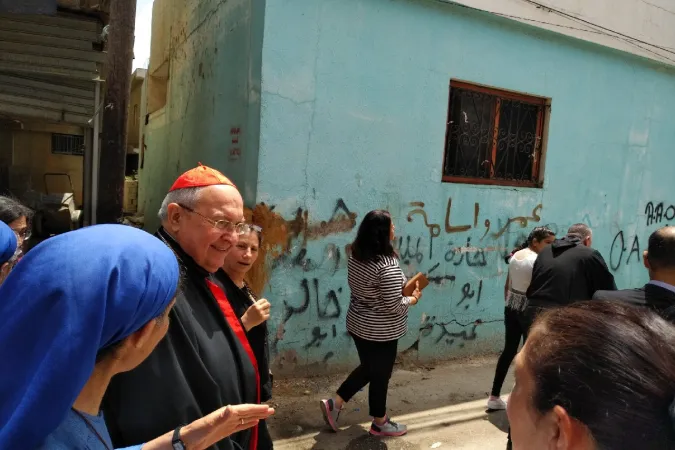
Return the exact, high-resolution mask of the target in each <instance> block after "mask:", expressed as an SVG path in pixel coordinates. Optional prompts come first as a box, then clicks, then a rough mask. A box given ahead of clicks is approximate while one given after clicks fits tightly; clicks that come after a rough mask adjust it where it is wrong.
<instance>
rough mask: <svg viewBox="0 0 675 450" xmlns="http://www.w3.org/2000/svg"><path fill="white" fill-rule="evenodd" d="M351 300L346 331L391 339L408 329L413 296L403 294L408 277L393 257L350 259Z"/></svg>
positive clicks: (401, 335)
mask: <svg viewBox="0 0 675 450" xmlns="http://www.w3.org/2000/svg"><path fill="white" fill-rule="evenodd" d="M347 281H348V283H349V289H350V290H351V301H350V303H349V310H348V311H347V331H349V332H350V333H351V334H353V335H355V336H357V337H360V338H361V339H366V340H369V341H378V342H384V341H392V340H394V339H399V338H401V337H403V335H405V334H406V332H407V331H408V307H409V306H410V299H409V298H408V297H404V296H403V286H404V285H405V283H406V281H407V280H406V277H405V275H403V271H402V270H401V267H400V266H399V264H398V259H396V258H395V257H393V256H380V257H378V258H377V259H374V260H372V261H368V262H361V261H357V260H356V259H354V258H353V257H350V258H349V264H348V265H347Z"/></svg>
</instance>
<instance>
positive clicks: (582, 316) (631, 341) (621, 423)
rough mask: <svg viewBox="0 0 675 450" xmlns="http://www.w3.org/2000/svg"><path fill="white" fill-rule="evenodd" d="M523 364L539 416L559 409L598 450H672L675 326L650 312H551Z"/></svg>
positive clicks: (587, 308) (591, 307) (601, 307)
mask: <svg viewBox="0 0 675 450" xmlns="http://www.w3.org/2000/svg"><path fill="white" fill-rule="evenodd" d="M523 357H524V360H525V369H526V370H527V371H528V372H529V373H530V374H531V375H532V376H533V378H534V384H535V389H534V392H533V397H532V398H533V403H534V407H535V408H536V409H537V410H538V411H539V412H540V413H541V414H545V413H547V412H549V411H550V410H551V409H552V408H553V407H555V406H561V407H563V408H564V409H565V411H567V413H568V414H569V415H570V416H571V417H573V418H574V419H576V420H578V421H579V422H581V423H582V424H584V425H585V426H586V427H587V428H588V430H589V431H590V433H591V434H592V437H593V439H594V440H595V441H596V442H597V447H598V448H599V449H607V450H629V449H630V450H633V449H639V450H665V449H675V410H674V408H675V326H673V324H672V323H669V322H667V321H666V320H665V319H663V318H662V317H660V316H659V315H657V314H656V313H655V312H653V311H652V310H651V309H648V308H644V307H643V308H637V307H634V306H631V305H625V304H622V303H619V302H600V301H592V302H581V303H575V304H573V305H571V306H568V307H565V308H560V309H552V310H549V311H548V312H545V313H543V314H542V315H541V316H540V317H539V318H538V320H537V321H536V322H535V325H534V326H533V328H532V332H531V333H530V336H529V337H528V339H527V343H526V350H525V352H524V354H523Z"/></svg>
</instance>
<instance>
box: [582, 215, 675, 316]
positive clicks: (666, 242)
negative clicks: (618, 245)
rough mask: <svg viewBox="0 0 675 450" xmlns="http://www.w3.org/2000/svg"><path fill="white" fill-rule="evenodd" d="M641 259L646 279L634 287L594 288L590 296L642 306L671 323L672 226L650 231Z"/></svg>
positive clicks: (674, 304) (674, 289)
mask: <svg viewBox="0 0 675 450" xmlns="http://www.w3.org/2000/svg"><path fill="white" fill-rule="evenodd" d="M642 260H643V262H644V265H645V267H646V268H647V271H649V279H650V281H649V283H647V284H646V285H644V286H643V287H641V288H638V289H624V290H621V291H597V292H596V293H595V295H593V299H594V300H609V301H622V302H626V303H630V304H633V305H637V306H646V307H648V308H652V309H653V310H655V311H656V312H657V313H659V314H661V315H662V316H664V317H665V318H666V319H667V320H670V321H671V322H673V323H675V227H671V226H667V227H663V228H660V229H658V230H656V231H655V232H653V233H652V235H651V236H649V244H648V246H647V251H645V252H644V254H643V255H642Z"/></svg>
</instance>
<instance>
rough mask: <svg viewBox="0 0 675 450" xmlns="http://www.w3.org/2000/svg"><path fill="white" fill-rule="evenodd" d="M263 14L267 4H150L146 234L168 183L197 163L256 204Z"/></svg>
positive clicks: (166, 0)
mask: <svg viewBox="0 0 675 450" xmlns="http://www.w3.org/2000/svg"><path fill="white" fill-rule="evenodd" d="M263 12H264V0H254V1H250V2H249V1H244V0H233V1H228V2H223V1H217V0H208V1H203V0H202V1H198V0H157V1H156V2H155V5H154V10H153V37H152V51H151V57H150V67H149V68H148V83H147V95H146V99H147V101H148V102H149V103H148V109H147V111H148V112H149V113H150V116H149V123H148V125H147V126H145V127H144V129H143V132H144V137H142V140H143V141H144V142H145V145H146V146H147V147H146V149H145V152H144V155H143V169H142V170H141V173H140V174H139V175H140V185H139V207H140V210H141V211H143V212H144V214H145V220H146V228H148V229H153V228H155V227H156V226H157V225H158V223H157V219H156V214H157V210H158V209H159V206H160V204H161V202H162V199H163V198H164V195H165V194H166V192H167V190H168V188H169V187H170V186H171V183H172V182H173V180H174V179H175V178H176V177H177V176H178V175H179V174H180V173H182V172H183V171H185V170H187V169H190V168H192V167H195V166H196V165H197V163H198V162H201V163H203V164H206V165H209V166H212V167H215V168H217V169H219V170H221V171H223V172H224V173H226V174H228V176H230V177H231V178H232V180H233V181H234V182H235V183H236V184H237V186H238V187H239V188H240V190H241V191H242V193H243V194H244V197H245V199H246V200H247V201H248V203H249V204H253V203H254V202H255V195H256V194H255V188H256V179H257V178H256V177H257V167H258V159H257V156H258V155H257V148H258V137H259V128H258V123H259V118H260V104H259V101H260V95H259V89H260V87H259V85H260V53H261V48H262V44H261V41H262V26H263ZM163 83H164V84H163ZM158 96H159V97H162V96H164V102H162V101H161V100H162V99H158V98H157V97H158ZM150 101H151V102H150ZM150 103H152V105H151V104H150ZM156 105H159V108H158V107H156ZM150 106H152V107H150Z"/></svg>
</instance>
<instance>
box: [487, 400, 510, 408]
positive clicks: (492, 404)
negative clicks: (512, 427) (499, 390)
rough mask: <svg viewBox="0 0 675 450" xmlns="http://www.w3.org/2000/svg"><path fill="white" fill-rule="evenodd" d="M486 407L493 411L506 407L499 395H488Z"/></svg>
mask: <svg viewBox="0 0 675 450" xmlns="http://www.w3.org/2000/svg"><path fill="white" fill-rule="evenodd" d="M487 407H488V409H491V410H493V411H498V410H501V409H506V402H505V401H504V400H502V399H501V398H499V397H490V398H489V399H488V402H487Z"/></svg>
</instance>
